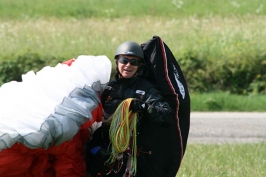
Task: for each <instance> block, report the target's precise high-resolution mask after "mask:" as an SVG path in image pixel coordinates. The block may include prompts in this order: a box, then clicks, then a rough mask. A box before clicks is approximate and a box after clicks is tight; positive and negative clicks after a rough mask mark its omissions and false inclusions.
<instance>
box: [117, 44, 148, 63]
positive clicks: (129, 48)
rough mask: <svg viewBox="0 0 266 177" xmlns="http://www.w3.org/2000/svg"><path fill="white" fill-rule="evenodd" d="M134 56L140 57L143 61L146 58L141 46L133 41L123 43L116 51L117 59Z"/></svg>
mask: <svg viewBox="0 0 266 177" xmlns="http://www.w3.org/2000/svg"><path fill="white" fill-rule="evenodd" d="M120 54H123V55H133V56H137V57H140V58H141V59H143V58H144V54H143V50H142V48H141V47H140V45H139V44H138V43H136V42H133V41H127V42H124V43H122V44H121V45H120V46H119V47H118V48H117V50H116V53H115V59H117V57H118V55H120Z"/></svg>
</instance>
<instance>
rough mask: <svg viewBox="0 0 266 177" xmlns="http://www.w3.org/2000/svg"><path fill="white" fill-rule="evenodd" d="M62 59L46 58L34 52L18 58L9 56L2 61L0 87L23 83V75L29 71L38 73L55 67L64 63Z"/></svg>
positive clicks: (0, 62) (0, 63) (0, 64)
mask: <svg viewBox="0 0 266 177" xmlns="http://www.w3.org/2000/svg"><path fill="white" fill-rule="evenodd" d="M62 61H64V60H62V59H61V58H55V57H44V56H41V55H40V54H37V53H33V52H26V53H24V54H22V55H18V56H7V57H6V59H5V60H2V61H0V85H2V84H4V83H6V82H9V81H21V80H22V78H21V75H22V74H25V73H27V72H28V71H31V70H32V71H34V72H37V71H39V70H40V69H41V68H43V67H44V66H47V65H49V66H53V65H55V64H57V63H59V62H62Z"/></svg>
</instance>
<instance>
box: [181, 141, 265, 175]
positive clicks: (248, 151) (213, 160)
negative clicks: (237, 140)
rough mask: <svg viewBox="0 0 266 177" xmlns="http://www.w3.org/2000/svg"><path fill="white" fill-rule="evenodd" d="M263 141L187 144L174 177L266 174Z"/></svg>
mask: <svg viewBox="0 0 266 177" xmlns="http://www.w3.org/2000/svg"><path fill="white" fill-rule="evenodd" d="M265 154H266V144H265V143H255V144H223V145H211V144H208V145H207V144H188V146H187V150H186V153H185V156H184V159H183V162H182V164H181V167H180V170H179V172H178V174H177V177H251V176H254V177H265V176H266V160H265V157H266V156H265Z"/></svg>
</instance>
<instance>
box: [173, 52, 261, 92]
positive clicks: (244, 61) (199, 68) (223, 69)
mask: <svg viewBox="0 0 266 177" xmlns="http://www.w3.org/2000/svg"><path fill="white" fill-rule="evenodd" d="M178 61H179V63H180V65H181V67H182V69H183V72H184V74H185V76H186V79H187V83H188V85H189V88H190V90H191V91H192V92H209V91H213V90H220V91H229V92H231V93H234V94H244V95H245V94H250V93H255V94H264V93H265V91H266V80H265V79H264V78H266V64H265V61H266V57H265V56H257V57H255V58H253V57H252V56H238V57H236V58H224V59H222V60H221V59H216V58H212V56H208V55H206V56H199V55H197V54H194V53H192V51H189V52H185V53H184V55H183V57H181V58H179V59H178Z"/></svg>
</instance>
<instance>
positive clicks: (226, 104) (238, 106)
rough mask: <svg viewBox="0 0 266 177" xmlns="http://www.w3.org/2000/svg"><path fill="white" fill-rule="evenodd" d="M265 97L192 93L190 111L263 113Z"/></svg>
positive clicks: (265, 108)
mask: <svg viewBox="0 0 266 177" xmlns="http://www.w3.org/2000/svg"><path fill="white" fill-rule="evenodd" d="M265 105H266V97H265V96H261V95H246V96H243V95H233V94H228V93H222V92H218V93H192V94H191V109H192V111H229V112H230V111H231V112H233V111H239V112H243V111H246V112H249V111H250V112H255V111H257V112H265V111H266V107H265Z"/></svg>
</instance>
